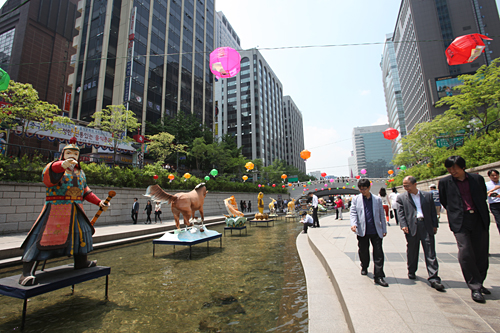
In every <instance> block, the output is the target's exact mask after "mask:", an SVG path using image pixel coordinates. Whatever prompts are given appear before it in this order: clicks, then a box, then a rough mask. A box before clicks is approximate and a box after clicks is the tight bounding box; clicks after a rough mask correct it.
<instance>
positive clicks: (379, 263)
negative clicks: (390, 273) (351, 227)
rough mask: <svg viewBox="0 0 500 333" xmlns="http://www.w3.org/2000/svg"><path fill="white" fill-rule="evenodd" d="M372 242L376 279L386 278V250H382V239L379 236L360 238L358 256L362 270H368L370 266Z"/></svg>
mask: <svg viewBox="0 0 500 333" xmlns="http://www.w3.org/2000/svg"><path fill="white" fill-rule="evenodd" d="M370 241H371V243H372V247H373V264H374V266H375V269H374V276H373V277H374V278H381V277H385V274H384V250H383V249H382V238H380V237H379V236H378V235H377V234H374V235H365V236H364V237H361V236H358V254H359V260H360V261H361V268H363V269H368V266H369V265H370V251H369V248H370Z"/></svg>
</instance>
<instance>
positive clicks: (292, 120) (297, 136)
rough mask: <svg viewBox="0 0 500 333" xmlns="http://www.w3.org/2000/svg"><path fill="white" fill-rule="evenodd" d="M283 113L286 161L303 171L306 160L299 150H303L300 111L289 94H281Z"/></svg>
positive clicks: (302, 128) (304, 170) (302, 129)
mask: <svg viewBox="0 0 500 333" xmlns="http://www.w3.org/2000/svg"><path fill="white" fill-rule="evenodd" d="M283 113H284V115H285V145H286V148H285V156H286V162H287V163H288V165H293V166H295V167H297V168H298V169H299V170H300V171H302V172H304V173H305V172H306V162H305V161H304V160H303V159H302V158H301V157H300V152H301V151H302V150H304V127H303V121H302V112H300V110H299V108H298V107H297V105H295V103H294V101H293V99H292V98H291V97H290V96H283Z"/></svg>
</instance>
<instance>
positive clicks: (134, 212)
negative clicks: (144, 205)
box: [132, 198, 139, 224]
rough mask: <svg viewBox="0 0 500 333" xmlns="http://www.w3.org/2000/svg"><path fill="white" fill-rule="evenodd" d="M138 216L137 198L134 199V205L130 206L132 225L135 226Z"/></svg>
mask: <svg viewBox="0 0 500 333" xmlns="http://www.w3.org/2000/svg"><path fill="white" fill-rule="evenodd" d="M138 215H139V202H137V198H134V203H133V204H132V221H134V223H133V224H137V216H138Z"/></svg>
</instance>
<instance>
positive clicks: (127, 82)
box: [123, 7, 137, 102]
mask: <svg viewBox="0 0 500 333" xmlns="http://www.w3.org/2000/svg"><path fill="white" fill-rule="evenodd" d="M136 19H137V7H134V8H132V12H131V13H130V27H129V31H128V40H129V42H128V48H127V68H126V71H125V87H124V88H125V89H124V93H123V101H124V102H128V101H130V89H131V86H132V84H131V81H132V69H133V64H134V57H133V56H134V38H135V23H136Z"/></svg>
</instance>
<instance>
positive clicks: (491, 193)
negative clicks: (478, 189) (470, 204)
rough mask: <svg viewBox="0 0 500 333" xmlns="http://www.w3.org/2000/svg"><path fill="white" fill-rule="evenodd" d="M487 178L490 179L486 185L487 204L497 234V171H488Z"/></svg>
mask: <svg viewBox="0 0 500 333" xmlns="http://www.w3.org/2000/svg"><path fill="white" fill-rule="evenodd" d="M488 177H490V180H491V181H489V182H487V183H486V190H487V191H488V192H487V194H488V203H489V204H490V211H491V214H493V216H494V217H495V222H496V223H497V228H498V232H500V182H499V181H498V178H499V175H498V171H497V170H489V171H488Z"/></svg>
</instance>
